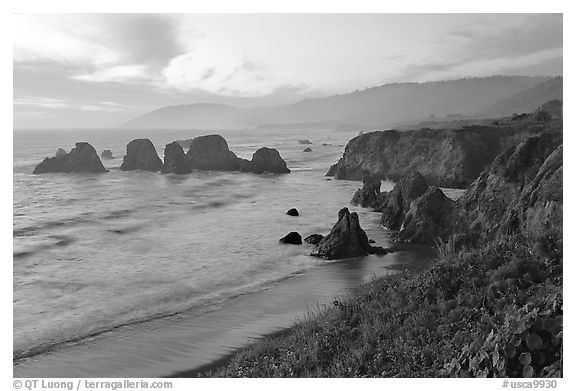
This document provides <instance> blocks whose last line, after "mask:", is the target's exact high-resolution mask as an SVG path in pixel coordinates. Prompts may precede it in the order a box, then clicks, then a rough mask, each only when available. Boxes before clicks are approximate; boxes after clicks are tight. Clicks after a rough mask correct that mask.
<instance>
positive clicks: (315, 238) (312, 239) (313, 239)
mask: <svg viewBox="0 0 576 391" xmlns="http://www.w3.org/2000/svg"><path fill="white" fill-rule="evenodd" d="M322 239H324V235H320V234H312V235H309V236H306V237H305V238H304V241H305V242H306V243H310V244H318V243H320V241H321V240H322Z"/></svg>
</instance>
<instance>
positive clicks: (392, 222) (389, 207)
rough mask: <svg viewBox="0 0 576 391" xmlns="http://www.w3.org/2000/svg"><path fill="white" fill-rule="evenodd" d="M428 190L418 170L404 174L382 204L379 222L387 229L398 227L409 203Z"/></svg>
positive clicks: (408, 207)
mask: <svg viewBox="0 0 576 391" xmlns="http://www.w3.org/2000/svg"><path fill="white" fill-rule="evenodd" d="M426 190H428V184H427V183H426V180H425V179H424V177H423V176H422V175H420V173H419V172H418V171H413V172H411V173H409V174H407V175H406V176H404V177H403V178H402V179H400V181H398V183H396V184H395V185H394V188H393V189H392V191H391V192H390V193H388V197H387V200H386V204H385V205H383V206H382V218H381V220H380V222H381V223H382V225H383V226H384V227H386V228H388V229H399V228H400V227H401V226H402V221H404V217H405V216H406V213H408V211H409V210H410V203H411V202H412V201H414V200H415V199H417V198H418V197H420V196H421V195H423V194H424V193H425V192H426Z"/></svg>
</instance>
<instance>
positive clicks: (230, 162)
mask: <svg viewBox="0 0 576 391" xmlns="http://www.w3.org/2000/svg"><path fill="white" fill-rule="evenodd" d="M187 155H188V158H189V159H190V167H191V168H196V169H200V170H215V171H235V170H237V169H238V160H239V158H238V157H237V156H236V154H234V152H232V151H230V149H229V148H228V143H227V142H226V140H225V139H224V137H222V136H220V135H217V134H211V135H208V136H200V137H196V138H194V139H192V141H191V142H190V149H189V150H188V153H187Z"/></svg>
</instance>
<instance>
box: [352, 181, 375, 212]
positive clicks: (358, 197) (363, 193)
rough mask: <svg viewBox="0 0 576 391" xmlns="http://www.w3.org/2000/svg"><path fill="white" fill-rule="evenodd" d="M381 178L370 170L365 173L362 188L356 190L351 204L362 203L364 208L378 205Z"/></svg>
mask: <svg viewBox="0 0 576 391" xmlns="http://www.w3.org/2000/svg"><path fill="white" fill-rule="evenodd" d="M380 185H381V181H380V178H378V177H376V176H374V175H372V174H371V173H370V172H366V173H364V179H363V181H362V188H360V189H358V190H356V192H355V193H354V195H353V196H352V200H351V201H350V204H351V205H360V206H361V207H363V208H374V207H377V206H378V205H377V204H378V203H379V202H380V199H379V197H378V196H379V195H380Z"/></svg>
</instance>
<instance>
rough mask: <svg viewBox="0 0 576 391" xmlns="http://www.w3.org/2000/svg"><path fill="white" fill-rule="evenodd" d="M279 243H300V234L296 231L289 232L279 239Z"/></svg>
mask: <svg viewBox="0 0 576 391" xmlns="http://www.w3.org/2000/svg"><path fill="white" fill-rule="evenodd" d="M280 243H284V244H302V236H300V234H299V233H298V232H290V233H289V234H288V235H286V236H284V237H283V238H282V239H280Z"/></svg>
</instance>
